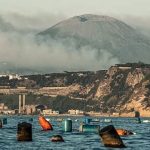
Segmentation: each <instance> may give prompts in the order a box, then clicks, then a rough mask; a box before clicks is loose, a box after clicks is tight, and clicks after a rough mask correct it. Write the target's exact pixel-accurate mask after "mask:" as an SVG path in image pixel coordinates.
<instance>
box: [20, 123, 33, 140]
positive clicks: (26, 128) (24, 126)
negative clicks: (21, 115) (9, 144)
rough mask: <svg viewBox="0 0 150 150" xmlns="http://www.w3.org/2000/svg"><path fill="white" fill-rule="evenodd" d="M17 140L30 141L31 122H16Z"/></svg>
mask: <svg viewBox="0 0 150 150" xmlns="http://www.w3.org/2000/svg"><path fill="white" fill-rule="evenodd" d="M17 140H18V141H32V124H30V123H26V122H23V123H19V124H18V130H17Z"/></svg>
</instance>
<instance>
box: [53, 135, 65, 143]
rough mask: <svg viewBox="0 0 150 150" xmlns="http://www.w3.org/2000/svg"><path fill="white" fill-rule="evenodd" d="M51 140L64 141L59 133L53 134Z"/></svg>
mask: <svg viewBox="0 0 150 150" xmlns="http://www.w3.org/2000/svg"><path fill="white" fill-rule="evenodd" d="M51 141H52V142H64V139H63V138H62V136H61V135H53V136H52V138H51Z"/></svg>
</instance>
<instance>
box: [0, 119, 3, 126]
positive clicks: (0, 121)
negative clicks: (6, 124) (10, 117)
mask: <svg viewBox="0 0 150 150" xmlns="http://www.w3.org/2000/svg"><path fill="white" fill-rule="evenodd" d="M2 127H3V123H2V120H0V128H2Z"/></svg>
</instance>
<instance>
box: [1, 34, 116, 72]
mask: <svg viewBox="0 0 150 150" xmlns="http://www.w3.org/2000/svg"><path fill="white" fill-rule="evenodd" d="M70 43H73V42H70ZM96 51H97V50H95V49H92V47H90V46H88V45H87V46H84V47H81V48H80V49H79V50H78V51H76V49H75V47H74V44H72V45H68V46H66V45H63V44H62V43H58V41H56V40H53V39H51V40H49V43H40V44H39V43H38V42H37V41H36V39H35V37H34V35H32V34H27V35H22V34H20V33H16V32H11V33H10V32H9V33H4V32H1V33H0V60H1V62H5V63H9V64H11V65H14V66H17V67H18V68H28V69H31V70H37V71H42V72H44V73H48V72H62V71H64V70H68V71H79V70H99V69H104V68H106V67H108V66H110V65H112V64H115V63H118V62H119V61H118V59H117V58H113V57H112V55H111V54H110V53H108V52H107V51H105V50H100V54H101V57H100V58H99V59H96V55H97V54H96Z"/></svg>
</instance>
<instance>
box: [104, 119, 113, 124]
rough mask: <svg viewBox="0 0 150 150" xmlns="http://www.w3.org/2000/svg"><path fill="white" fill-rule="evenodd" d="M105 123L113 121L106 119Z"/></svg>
mask: <svg viewBox="0 0 150 150" xmlns="http://www.w3.org/2000/svg"><path fill="white" fill-rule="evenodd" d="M104 122H108V123H109V122H112V120H111V119H104Z"/></svg>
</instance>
